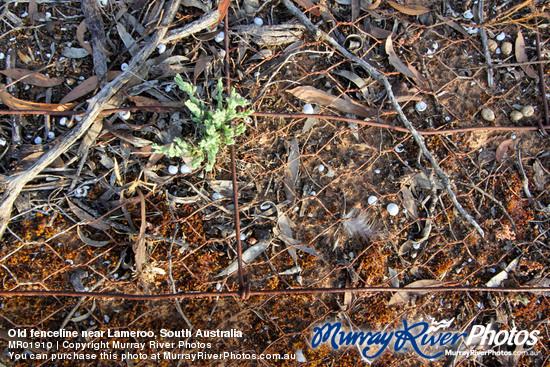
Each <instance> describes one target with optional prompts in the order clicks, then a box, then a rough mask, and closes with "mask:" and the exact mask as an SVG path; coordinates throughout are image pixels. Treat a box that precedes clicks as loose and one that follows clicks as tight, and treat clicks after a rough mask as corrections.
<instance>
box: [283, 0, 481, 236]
mask: <svg viewBox="0 0 550 367" xmlns="http://www.w3.org/2000/svg"><path fill="white" fill-rule="evenodd" d="M282 1H283V3H284V4H285V6H286V7H287V9H288V10H289V11H290V12H291V13H292V14H293V15H294V16H295V17H296V18H298V19H299V20H300V22H302V24H304V25H305V26H306V29H307V30H308V32H309V33H310V34H311V36H313V37H314V38H315V39H316V40H320V41H324V42H327V43H328V44H329V45H331V46H332V47H334V48H335V49H336V50H337V51H338V52H340V53H341V54H342V55H344V56H345V57H347V58H348V59H350V60H352V61H353V62H355V63H357V64H358V65H359V66H361V67H362V68H363V69H365V71H367V73H369V74H370V76H372V77H373V78H374V79H375V80H376V81H377V82H379V83H381V84H382V85H383V86H384V88H385V89H386V93H387V94H388V97H389V99H390V102H391V104H392V106H393V108H394V109H395V111H396V112H397V115H398V116H399V119H400V120H401V122H403V124H404V125H405V127H406V128H407V130H409V132H410V133H411V135H412V136H413V139H414V141H415V142H416V144H417V145H418V147H419V148H420V150H421V151H422V154H423V155H424V157H426V159H427V160H428V162H430V164H431V165H432V167H433V169H434V170H435V172H436V173H437V175H438V176H439V178H440V179H441V182H442V183H443V185H444V186H445V189H446V190H447V193H448V194H449V196H450V198H451V200H452V202H453V204H454V205H455V207H456V208H457V209H458V211H459V212H460V214H462V216H463V217H464V218H466V220H467V221H468V222H469V223H470V224H471V225H472V226H473V227H474V228H475V229H476V230H477V231H478V232H479V234H480V235H481V237H485V233H484V232H483V229H481V227H480V226H479V224H477V222H476V221H475V220H474V218H472V217H471V216H470V215H469V214H468V213H466V211H465V210H464V208H463V207H462V205H461V204H460V203H459V202H458V199H457V198H456V195H455V193H454V192H453V190H452V188H451V184H450V182H449V178H448V177H447V174H446V173H445V172H444V171H443V170H442V169H441V168H440V167H439V163H437V161H436V159H435V158H434V156H433V155H432V154H431V153H430V151H429V150H428V148H426V145H425V144H424V139H423V137H422V136H421V135H420V134H419V133H418V131H417V130H416V129H415V128H414V126H413V125H412V124H411V122H410V121H409V119H408V118H407V116H405V114H404V113H403V110H402V109H401V106H400V105H399V103H398V102H397V100H396V98H395V95H394V94H393V91H392V89H391V84H390V82H389V80H388V78H387V77H386V76H385V75H384V74H382V73H380V72H379V71H378V70H376V69H375V68H374V67H373V66H372V65H370V64H369V63H368V62H366V61H365V60H363V59H360V58H359V57H357V56H355V55H353V54H352V53H350V52H349V51H348V50H346V48H345V47H343V46H342V45H340V44H339V43H338V42H337V41H336V40H335V39H334V38H332V37H331V36H329V35H328V34H326V33H325V32H323V31H321V30H320V29H319V28H317V27H316V26H315V25H313V23H311V22H310V21H309V19H308V18H307V17H306V16H305V15H304V14H303V13H302V12H301V11H300V10H298V8H296V7H295V6H294V4H292V3H291V2H290V0H282Z"/></svg>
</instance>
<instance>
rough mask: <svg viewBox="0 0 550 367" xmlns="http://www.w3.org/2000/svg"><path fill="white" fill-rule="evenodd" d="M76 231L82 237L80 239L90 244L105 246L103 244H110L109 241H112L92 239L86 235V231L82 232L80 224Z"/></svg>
mask: <svg viewBox="0 0 550 367" xmlns="http://www.w3.org/2000/svg"><path fill="white" fill-rule="evenodd" d="M76 233H77V234H78V237H79V238H80V240H81V241H82V242H84V243H85V244H86V245H88V246H92V247H103V246H106V245H108V244H109V242H110V241H96V240H92V239H90V238H88V237H86V236H85V235H84V233H83V232H82V229H81V228H80V226H77V227H76Z"/></svg>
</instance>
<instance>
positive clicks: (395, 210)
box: [386, 203, 399, 217]
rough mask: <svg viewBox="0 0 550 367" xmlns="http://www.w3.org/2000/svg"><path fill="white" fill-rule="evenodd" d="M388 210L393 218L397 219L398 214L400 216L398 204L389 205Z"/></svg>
mask: <svg viewBox="0 0 550 367" xmlns="http://www.w3.org/2000/svg"><path fill="white" fill-rule="evenodd" d="M386 209H387V210H388V213H389V214H390V215H391V216H392V217H395V216H396V215H397V214H399V207H398V206H397V204H394V203H391V204H388V206H387V207H386Z"/></svg>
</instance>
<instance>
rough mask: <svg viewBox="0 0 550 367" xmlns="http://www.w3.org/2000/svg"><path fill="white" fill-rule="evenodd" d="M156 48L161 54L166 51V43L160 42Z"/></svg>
mask: <svg viewBox="0 0 550 367" xmlns="http://www.w3.org/2000/svg"><path fill="white" fill-rule="evenodd" d="M157 50H158V52H159V54H163V53H164V51H166V45H165V44H164V43H160V44H159V45H158V46H157Z"/></svg>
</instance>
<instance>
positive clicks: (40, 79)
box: [0, 68, 65, 88]
mask: <svg viewBox="0 0 550 367" xmlns="http://www.w3.org/2000/svg"><path fill="white" fill-rule="evenodd" d="M0 73H2V74H4V75H5V76H7V77H8V78H12V79H14V80H19V79H21V81H22V82H25V83H27V84H31V85H36V86H37V87H45V88H49V87H55V86H56V85H59V84H61V83H63V81H64V80H65V79H64V78H50V77H49V76H46V75H44V74H40V73H38V72H36V71H34V70H27V69H20V68H15V69H8V70H1V71H0Z"/></svg>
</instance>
